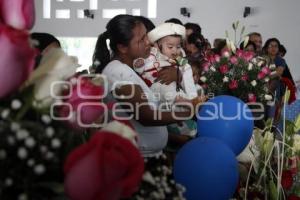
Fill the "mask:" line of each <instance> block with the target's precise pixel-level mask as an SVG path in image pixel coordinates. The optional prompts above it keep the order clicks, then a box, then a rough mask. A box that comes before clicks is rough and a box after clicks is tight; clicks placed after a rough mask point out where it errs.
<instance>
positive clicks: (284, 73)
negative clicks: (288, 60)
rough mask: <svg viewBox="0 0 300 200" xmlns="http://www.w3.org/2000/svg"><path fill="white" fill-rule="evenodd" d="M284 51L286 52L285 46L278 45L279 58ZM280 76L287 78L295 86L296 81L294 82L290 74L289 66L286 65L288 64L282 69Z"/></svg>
mask: <svg viewBox="0 0 300 200" xmlns="http://www.w3.org/2000/svg"><path fill="white" fill-rule="evenodd" d="M286 52H287V51H286V48H285V47H284V46H283V45H282V44H281V45H280V46H279V54H278V55H279V56H280V57H281V58H284V56H285V54H286ZM282 77H284V78H287V79H289V80H290V81H291V82H292V84H293V86H294V87H296V83H295V81H294V79H293V76H292V74H291V72H290V68H289V67H288V65H286V68H285V69H284V71H283V73H282Z"/></svg>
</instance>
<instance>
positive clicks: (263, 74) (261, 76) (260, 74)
mask: <svg viewBox="0 0 300 200" xmlns="http://www.w3.org/2000/svg"><path fill="white" fill-rule="evenodd" d="M265 76H266V74H265V73H263V72H259V73H258V75H257V78H258V79H263V78H264V77H265Z"/></svg>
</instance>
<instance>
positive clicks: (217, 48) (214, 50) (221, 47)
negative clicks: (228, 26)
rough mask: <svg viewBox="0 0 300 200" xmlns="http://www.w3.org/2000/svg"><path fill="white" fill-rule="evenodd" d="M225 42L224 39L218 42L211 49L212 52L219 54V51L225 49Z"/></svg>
mask: <svg viewBox="0 0 300 200" xmlns="http://www.w3.org/2000/svg"><path fill="white" fill-rule="evenodd" d="M226 45H227V44H226V40H225V39H222V40H220V41H219V42H218V44H217V46H216V47H215V48H214V49H212V51H213V52H214V53H215V54H221V51H222V49H223V48H225V47H226Z"/></svg>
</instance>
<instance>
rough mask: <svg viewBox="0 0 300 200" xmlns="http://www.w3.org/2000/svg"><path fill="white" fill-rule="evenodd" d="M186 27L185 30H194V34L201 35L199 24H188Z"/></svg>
mask: <svg viewBox="0 0 300 200" xmlns="http://www.w3.org/2000/svg"><path fill="white" fill-rule="evenodd" d="M184 27H185V29H192V30H193V33H198V34H201V27H200V26H199V24H196V23H189V22H188V23H186V24H185V25H184Z"/></svg>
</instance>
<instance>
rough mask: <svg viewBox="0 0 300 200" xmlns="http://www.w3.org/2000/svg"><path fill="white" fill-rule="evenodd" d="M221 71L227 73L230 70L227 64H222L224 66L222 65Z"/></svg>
mask: <svg viewBox="0 0 300 200" xmlns="http://www.w3.org/2000/svg"><path fill="white" fill-rule="evenodd" d="M219 69H220V72H221V73H222V74H225V73H226V72H228V66H227V65H222V66H220V68H219Z"/></svg>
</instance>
